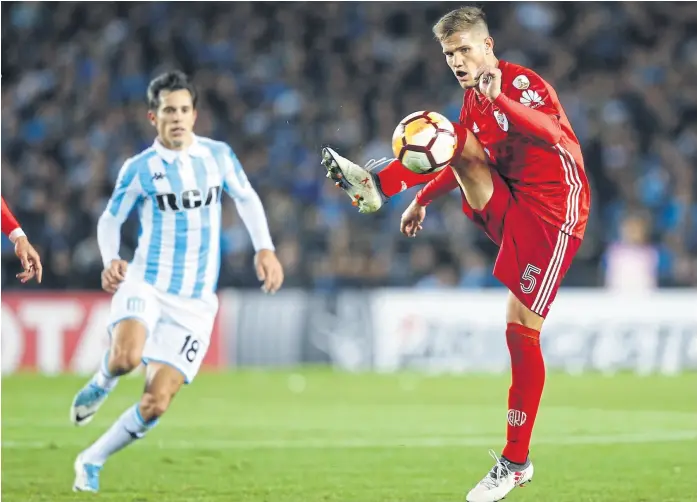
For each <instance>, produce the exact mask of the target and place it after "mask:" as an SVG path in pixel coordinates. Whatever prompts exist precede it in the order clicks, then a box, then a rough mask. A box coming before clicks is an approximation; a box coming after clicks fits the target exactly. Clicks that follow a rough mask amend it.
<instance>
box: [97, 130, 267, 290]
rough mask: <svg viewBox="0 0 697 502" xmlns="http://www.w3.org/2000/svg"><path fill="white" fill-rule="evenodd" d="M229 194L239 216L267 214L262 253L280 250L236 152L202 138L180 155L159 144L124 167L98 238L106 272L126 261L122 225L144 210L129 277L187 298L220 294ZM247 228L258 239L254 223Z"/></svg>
mask: <svg viewBox="0 0 697 502" xmlns="http://www.w3.org/2000/svg"><path fill="white" fill-rule="evenodd" d="M223 190H224V191H225V192H227V193H228V194H229V195H230V196H231V197H232V198H233V199H234V200H235V202H236V204H237V205H238V209H240V203H241V202H245V201H247V200H251V201H252V202H254V203H255V204H256V205H257V206H258V208H257V207H255V210H256V212H259V211H261V218H262V220H263V221H262V222H261V225H260V226H261V227H262V228H261V231H260V232H257V233H261V237H258V236H257V239H256V240H257V242H255V248H271V249H273V245H272V243H271V237H270V236H269V234H268V226H267V225H266V217H265V215H264V214H263V207H262V206H261V202H260V201H259V198H258V195H257V194H256V192H255V191H254V189H253V188H252V187H251V185H250V184H249V181H248V180H247V176H246V175H245V173H244V170H243V169H242V165H241V164H240V161H239V160H238V158H237V156H236V155H235V153H234V152H233V151H232V148H230V146H228V145H227V144H225V143H222V142H219V141H214V140H211V139H208V138H202V137H195V138H194V142H193V143H192V145H191V146H190V147H189V148H188V149H187V150H186V151H182V152H178V151H173V150H168V149H166V148H164V146H162V144H161V143H159V142H158V141H157V140H156V141H155V143H154V144H153V146H151V147H150V148H148V149H147V150H145V151H143V152H141V153H140V154H139V155H136V156H135V157H132V158H130V159H128V160H127V161H126V162H125V163H124V165H123V167H122V168H121V171H120V173H119V176H118V179H117V181H116V187H115V189H114V192H113V194H112V196H111V199H110V200H109V204H108V205H107V208H106V210H105V212H104V215H102V218H100V222H99V227H101V228H98V236H99V245H100V251H101V252H102V258H103V260H104V264H105V266H108V265H109V263H110V262H111V260H112V259H118V248H119V245H120V228H121V225H122V224H123V222H124V221H125V220H126V218H127V217H128V215H129V213H130V212H131V210H132V209H133V208H134V207H137V209H138V212H139V217H140V236H139V238H138V247H137V248H136V251H135V255H134V257H133V261H132V262H131V263H130V264H129V267H128V273H127V278H129V279H130V278H136V279H141V280H144V281H145V282H147V283H149V284H152V285H153V286H155V288H156V289H158V290H159V291H162V292H166V293H169V294H172V295H177V296H181V297H187V298H206V297H208V296H209V295H212V294H213V293H214V292H215V289H216V287H217V282H218V274H219V270H220V233H221V205H220V200H221V193H222V191H223ZM259 208H260V209H259ZM240 214H241V215H242V216H243V219H245V218H244V215H243V214H242V211H240ZM249 219H250V218H247V220H249ZM245 224H246V225H247V228H248V229H249V230H250V233H252V229H251V228H250V224H249V222H248V221H245ZM115 226H117V227H118V232H116V234H115V233H114V230H115V228H114V227H115ZM257 226H259V225H257ZM105 235H106V237H105ZM115 235H117V236H118V238H117V237H115ZM252 239H253V240H255V236H254V235H252Z"/></svg>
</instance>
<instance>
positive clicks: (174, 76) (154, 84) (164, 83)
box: [148, 70, 198, 110]
mask: <svg viewBox="0 0 697 502" xmlns="http://www.w3.org/2000/svg"><path fill="white" fill-rule="evenodd" d="M181 90H187V91H189V94H191V101H192V102H193V104H194V108H196V102H197V101H198V95H197V94H196V88H195V87H194V84H193V83H191V81H190V80H189V77H187V76H186V74H185V73H184V72H181V71H178V70H176V71H168V72H167V73H163V74H162V75H159V76H157V77H155V78H154V79H152V80H151V81H150V84H149V85H148V108H150V109H151V110H157V109H158V108H159V107H160V93H161V92H162V91H169V92H172V91H181Z"/></svg>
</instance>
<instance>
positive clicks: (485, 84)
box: [474, 66, 501, 102]
mask: <svg viewBox="0 0 697 502" xmlns="http://www.w3.org/2000/svg"><path fill="white" fill-rule="evenodd" d="M474 78H475V80H477V81H478V82H479V84H478V85H479V91H480V92H481V93H482V94H484V95H485V96H486V97H487V98H488V99H489V101H491V102H493V101H494V100H495V99H496V98H498V97H499V94H501V70H499V69H498V68H496V67H494V66H481V67H479V69H478V70H477V73H476V75H475V77H474Z"/></svg>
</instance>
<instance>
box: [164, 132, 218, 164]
mask: <svg viewBox="0 0 697 502" xmlns="http://www.w3.org/2000/svg"><path fill="white" fill-rule="evenodd" d="M152 147H153V148H154V149H155V152H157V154H158V155H159V156H160V157H162V159H163V160H164V161H165V162H167V163H168V164H171V163H172V162H174V161H175V160H176V159H177V157H179V155H180V154H182V153H187V154H189V155H190V156H192V157H205V156H207V155H208V150H207V149H206V148H204V147H203V145H202V144H201V142H200V141H199V140H198V136H196V135H195V134H194V141H193V142H192V143H191V145H190V146H189V148H187V149H186V150H170V149H169V148H166V147H165V146H164V145H163V144H162V143H160V142H159V141H158V140H157V139H155V142H154V143H153V144H152Z"/></svg>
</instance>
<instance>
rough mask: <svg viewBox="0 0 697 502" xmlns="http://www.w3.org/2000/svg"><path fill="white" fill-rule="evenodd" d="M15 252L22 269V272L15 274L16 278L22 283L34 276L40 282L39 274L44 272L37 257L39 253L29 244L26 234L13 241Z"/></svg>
mask: <svg viewBox="0 0 697 502" xmlns="http://www.w3.org/2000/svg"><path fill="white" fill-rule="evenodd" d="M15 254H16V255H17V258H19V261H20V263H21V264H22V268H23V269H24V271H23V272H20V273H19V274H17V279H19V280H20V281H22V284H24V283H25V282H27V281H30V280H32V279H33V278H34V277H36V281H37V282H38V283H41V276H42V275H43V273H44V269H43V267H42V266H41V258H39V253H37V252H36V249H34V246H32V245H31V244H29V239H27V238H26V236H22V237H18V238H17V240H16V241H15Z"/></svg>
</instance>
